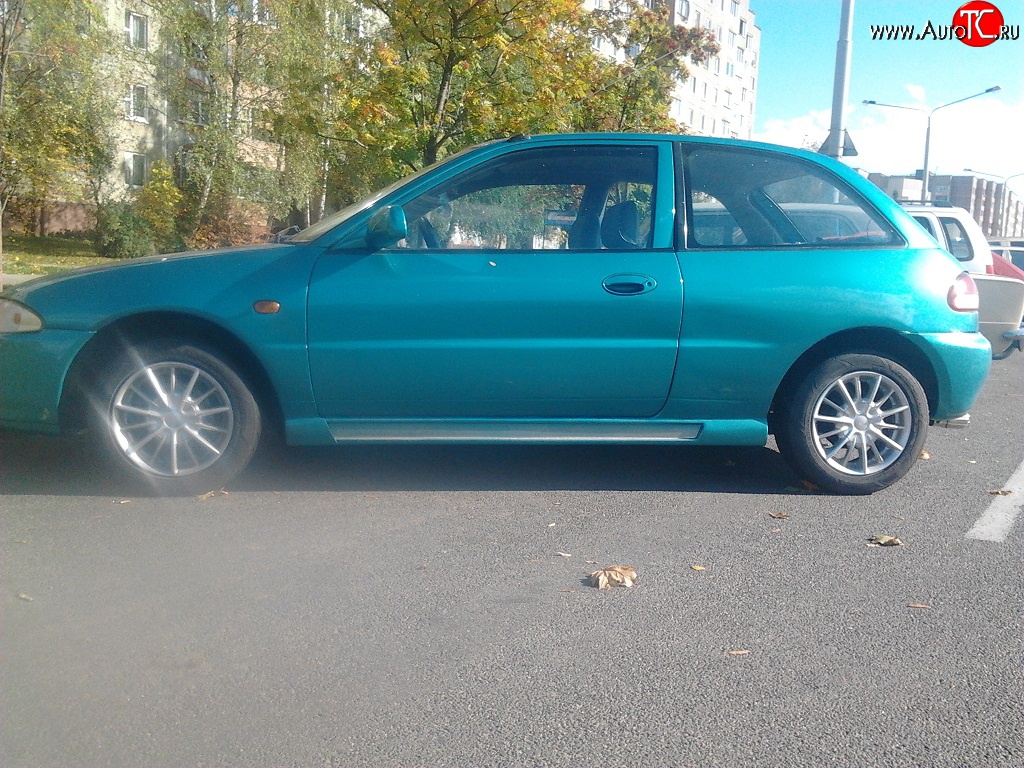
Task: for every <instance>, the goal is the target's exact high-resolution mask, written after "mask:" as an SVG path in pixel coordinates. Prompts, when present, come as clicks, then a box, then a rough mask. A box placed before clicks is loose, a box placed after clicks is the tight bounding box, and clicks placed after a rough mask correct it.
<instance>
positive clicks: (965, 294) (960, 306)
mask: <svg viewBox="0 0 1024 768" xmlns="http://www.w3.org/2000/svg"><path fill="white" fill-rule="evenodd" d="M946 303H947V304H949V306H950V308H951V309H953V310H954V311H956V312H977V311H978V286H977V284H976V283H975V282H974V278H972V277H971V276H970V275H969V274H967V273H966V272H961V273H960V274H959V275H958V276H957V278H956V281H955V282H954V283H953V285H951V286H950V288H949V293H947V294H946Z"/></svg>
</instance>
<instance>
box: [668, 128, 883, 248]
mask: <svg viewBox="0 0 1024 768" xmlns="http://www.w3.org/2000/svg"><path fill="white" fill-rule="evenodd" d="M684 162H685V163H686V171H685V172H686V179H687V182H688V183H687V190H688V191H689V199H688V201H687V212H688V227H687V246H688V247H690V248H737V247H740V248H742V247H747V248H768V247H786V246H817V247H835V248H847V247H851V246H879V245H893V244H897V243H902V240H901V239H900V237H899V235H898V234H897V233H896V231H895V230H894V229H893V228H892V226H891V225H890V224H889V223H888V222H887V221H886V220H885V219H884V218H882V217H881V216H880V215H879V214H878V213H876V212H875V211H874V210H873V209H872V208H871V206H870V205H868V204H867V202H866V201H865V200H863V199H862V198H861V197H860V195H859V194H857V193H856V192H855V191H854V190H853V189H851V188H850V187H848V186H847V185H846V184H845V183H844V182H842V181H840V180H839V179H837V178H835V177H833V176H832V174H831V173H829V172H828V171H827V170H826V169H824V168H822V167H821V166H818V165H816V164H815V163H813V162H809V161H807V160H804V159H801V158H794V157H790V156H788V155H783V154H781V153H776V152H770V151H760V150H749V149H739V148H732V147H697V148H695V149H692V150H691V151H690V152H689V153H688V154H687V155H686V156H685V160H684Z"/></svg>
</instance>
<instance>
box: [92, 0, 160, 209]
mask: <svg viewBox="0 0 1024 768" xmlns="http://www.w3.org/2000/svg"><path fill="white" fill-rule="evenodd" d="M101 2H102V4H103V8H104V11H105V14H106V19H107V24H108V25H109V27H110V29H112V30H117V29H120V28H121V27H123V28H124V40H123V42H124V47H123V55H122V58H121V61H120V62H118V64H119V66H117V67H116V68H115V71H116V72H117V73H118V74H117V77H118V79H119V81H120V82H118V83H117V84H112V87H114V88H118V89H119V91H120V95H121V102H122V104H123V110H122V115H121V118H122V119H120V120H119V121H118V123H117V125H116V127H115V133H116V142H117V148H118V154H117V157H116V158H115V163H114V168H113V170H112V173H111V177H110V194H111V196H113V197H123V196H124V195H125V194H127V193H129V192H130V191H132V190H135V189H139V188H141V187H142V186H143V185H144V184H145V183H146V180H147V178H148V172H149V169H150V168H151V167H152V164H153V163H154V162H155V161H156V160H159V159H167V157H168V156H169V150H170V148H169V147H168V138H169V137H168V122H167V106H166V103H165V102H164V101H163V99H162V95H161V93H160V89H159V88H158V84H157V81H156V76H155V73H154V71H153V66H152V54H153V52H154V51H155V50H156V49H157V46H158V45H159V34H160V19H159V17H158V16H157V15H156V14H154V13H153V9H152V6H150V5H149V4H148V3H146V2H144V0H101Z"/></svg>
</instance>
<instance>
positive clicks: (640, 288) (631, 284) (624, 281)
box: [601, 274, 658, 296]
mask: <svg viewBox="0 0 1024 768" xmlns="http://www.w3.org/2000/svg"><path fill="white" fill-rule="evenodd" d="M601 285H602V287H603V288H604V289H605V290H606V291H608V293H612V294H615V295H616V296H637V295H639V294H641V293H648V292H650V291H653V290H654V289H655V288H657V287H658V282H657V281H656V280H655V279H654V278H653V277H648V276H647V275H628V274H624V275H609V276H608V277H606V278H605V279H604V280H603V281H602V282H601Z"/></svg>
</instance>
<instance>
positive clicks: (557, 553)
mask: <svg viewBox="0 0 1024 768" xmlns="http://www.w3.org/2000/svg"><path fill="white" fill-rule="evenodd" d="M555 554H556V555H558V556H559V557H572V555H570V554H569V553H568V552H556V553H555Z"/></svg>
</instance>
